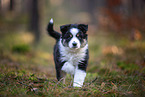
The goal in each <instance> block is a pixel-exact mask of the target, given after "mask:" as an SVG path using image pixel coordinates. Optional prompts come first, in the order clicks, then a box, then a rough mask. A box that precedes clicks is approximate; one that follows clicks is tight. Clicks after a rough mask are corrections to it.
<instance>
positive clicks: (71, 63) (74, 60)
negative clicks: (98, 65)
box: [47, 19, 89, 87]
mask: <svg viewBox="0 0 145 97" xmlns="http://www.w3.org/2000/svg"><path fill="white" fill-rule="evenodd" d="M60 30H61V32H62V34H60V33H58V32H56V31H54V29H53V19H51V20H50V22H49V24H48V27H47V31H48V34H49V35H50V36H52V37H53V38H55V39H56V44H55V46H54V53H53V54H54V61H55V69H56V76H57V80H58V81H59V80H61V79H62V78H65V75H66V73H68V74H70V75H72V76H73V77H74V80H73V87H82V86H83V83H84V80H85V77H86V68H87V65H88V59H89V52H88V41H87V37H88V35H87V34H86V32H87V31H88V25H85V24H67V25H63V26H60Z"/></svg>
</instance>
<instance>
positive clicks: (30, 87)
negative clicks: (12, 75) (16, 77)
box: [18, 82, 35, 93]
mask: <svg viewBox="0 0 145 97" xmlns="http://www.w3.org/2000/svg"><path fill="white" fill-rule="evenodd" d="M18 83H20V84H22V85H25V86H27V87H28V88H29V89H32V90H33V92H34V93H35V91H34V89H33V87H32V86H29V85H27V84H24V83H22V82H18Z"/></svg>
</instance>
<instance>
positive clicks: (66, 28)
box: [60, 24, 71, 34]
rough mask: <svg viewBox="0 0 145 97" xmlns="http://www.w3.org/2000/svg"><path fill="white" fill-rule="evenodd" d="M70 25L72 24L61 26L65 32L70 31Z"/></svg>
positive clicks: (61, 29)
mask: <svg viewBox="0 0 145 97" xmlns="http://www.w3.org/2000/svg"><path fill="white" fill-rule="evenodd" d="M70 26H71V25H70V24H67V25H63V26H60V31H61V32H62V33H63V34H64V33H66V32H67V31H68V29H69V27H70Z"/></svg>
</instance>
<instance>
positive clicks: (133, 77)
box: [0, 31, 145, 97]
mask: <svg viewBox="0 0 145 97" xmlns="http://www.w3.org/2000/svg"><path fill="white" fill-rule="evenodd" d="M128 36H129V35H128ZM128 36H125V37H124V36H123V35H122V36H121V35H116V34H114V35H113V34H111V35H110V34H108V33H105V31H104V32H103V31H99V32H98V33H95V34H94V33H90V34H89V52H90V59H89V65H88V68H87V76H86V79H85V82H84V86H83V87H82V88H74V87H72V85H71V77H70V76H69V75H67V79H66V84H62V83H61V82H58V81H57V80H56V77H55V67H54V62H53V45H54V43H55V40H54V39H52V38H51V37H49V36H48V35H47V34H46V33H43V35H42V39H41V40H40V42H38V43H33V39H34V37H33V35H31V33H30V32H20V31H19V33H9V34H8V33H7V34H1V36H0V72H1V73H0V96H1V97H5V96H10V97H13V96H18V97H19V96H30V97H31V96H32V97H33V96H35V97H37V96H38V97H39V96H50V97H51V96H63V97H65V96H66V97H68V96H71V97H73V96H76V97H82V96H90V97H92V96H136V97H139V96H140V97H141V96H144V95H145V78H144V77H145V67H144V66H145V59H144V55H145V52H144V50H145V40H143V39H142V40H131V39H130V38H129V37H128Z"/></svg>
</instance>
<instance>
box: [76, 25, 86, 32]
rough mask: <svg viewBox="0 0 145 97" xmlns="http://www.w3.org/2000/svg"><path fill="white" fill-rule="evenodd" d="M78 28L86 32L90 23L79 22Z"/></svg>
mask: <svg viewBox="0 0 145 97" xmlns="http://www.w3.org/2000/svg"><path fill="white" fill-rule="evenodd" d="M78 28H79V29H80V30H81V31H83V32H84V33H86V31H88V25H85V24H79V25H78Z"/></svg>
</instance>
